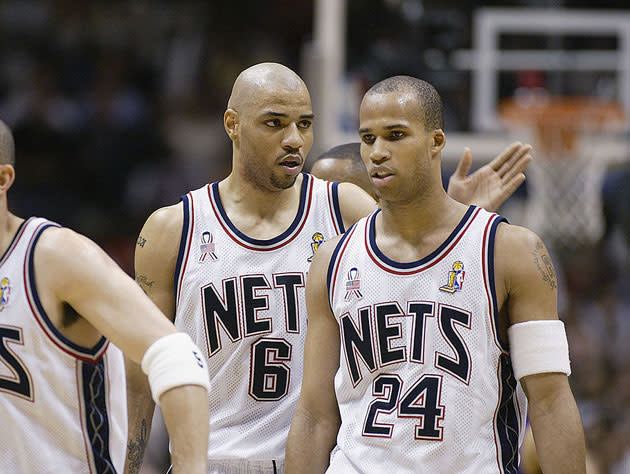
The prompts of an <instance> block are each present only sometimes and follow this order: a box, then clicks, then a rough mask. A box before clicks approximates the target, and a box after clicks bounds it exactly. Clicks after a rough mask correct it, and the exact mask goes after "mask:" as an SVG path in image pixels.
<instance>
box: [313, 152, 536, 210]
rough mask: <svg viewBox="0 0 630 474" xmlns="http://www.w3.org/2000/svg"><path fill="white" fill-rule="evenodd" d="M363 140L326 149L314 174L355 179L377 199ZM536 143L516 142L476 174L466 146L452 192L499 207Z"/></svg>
mask: <svg viewBox="0 0 630 474" xmlns="http://www.w3.org/2000/svg"><path fill="white" fill-rule="evenodd" d="M360 149H361V144H360V143H358V142H357V143H345V144H343V145H338V146H335V147H333V148H331V149H330V150H328V151H325V152H324V153H322V154H321V155H320V156H319V157H318V158H317V159H316V160H315V162H314V163H313V166H312V167H311V171H310V172H311V174H312V175H314V176H317V177H318V178H321V179H325V180H327V181H339V182H345V183H352V184H356V185H357V186H359V187H360V188H361V189H363V190H364V191H365V192H366V193H368V194H369V195H370V196H372V198H374V200H376V201H378V196H377V195H376V191H375V189H374V186H373V185H372V181H371V180H370V177H369V176H368V174H367V170H366V169H365V164H364V163H363V160H362V159H361V150H360ZM531 149H532V147H531V146H530V145H522V144H521V143H520V142H514V143H512V144H511V145H510V146H509V147H507V148H506V149H505V150H503V152H502V153H501V154H500V155H498V156H497V157H496V158H494V159H493V160H492V161H491V162H490V163H487V164H485V165H483V166H482V167H481V168H479V169H478V170H477V171H475V172H474V173H472V174H470V175H469V174H468V172H469V171H470V168H471V166H472V152H471V151H470V148H466V149H465V150H464V153H463V155H462V157H461V159H460V160H459V163H458V164H457V168H456V169H455V172H454V173H453V174H452V175H451V176H450V178H449V181H448V189H447V192H448V195H449V196H451V197H452V198H453V199H456V200H457V201H459V202H465V203H469V202H476V203H479V202H480V201H483V203H484V204H483V207H485V208H486V209H487V210H490V211H492V210H496V209H498V208H499V207H500V206H501V204H502V203H503V202H504V201H505V200H506V199H507V198H508V197H510V196H511V195H512V194H513V193H514V191H516V189H517V188H518V187H519V186H520V185H521V184H522V183H523V182H524V181H525V175H524V174H523V171H525V169H526V168H527V166H528V165H529V163H531V161H532V156H531V155H530V154H529V152H530V151H531Z"/></svg>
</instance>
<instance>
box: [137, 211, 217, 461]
mask: <svg viewBox="0 0 630 474" xmlns="http://www.w3.org/2000/svg"><path fill="white" fill-rule="evenodd" d="M182 225H183V210H182V207H181V204H178V205H175V206H170V207H166V208H163V209H159V210H158V211H156V212H155V213H153V214H152V215H151V216H150V217H149V219H148V220H147V222H146V223H145V224H144V227H143V228H142V231H141V232H140V236H139V237H138V240H137V242H136V254H135V271H136V281H137V282H138V284H139V285H140V287H141V288H142V289H143V290H144V292H145V293H146V294H147V295H148V296H149V298H150V299H151V300H152V301H153V302H154V303H155V304H156V305H157V306H158V308H160V310H161V311H162V312H163V313H164V314H165V315H166V316H167V318H169V319H170V320H171V321H173V320H174V319H175V294H174V288H173V276H174V274H175V264H176V260H177V252H178V247H179V241H180V238H181V231H182ZM125 368H126V373H127V410H128V418H129V437H128V445H127V459H126V463H125V474H137V473H138V472H140V467H141V466H142V460H143V458H144V451H145V449H146V446H147V444H148V442H149V433H150V432H151V422H152V419H153V412H154V411H155V403H154V402H153V400H152V399H151V394H150V391H149V382H148V380H147V377H146V375H144V373H143V372H142V369H141V368H140V365H139V364H137V363H135V362H134V361H132V360H130V359H126V360H125ZM206 405H207V402H206ZM162 412H163V413H162V414H163V415H164V421H165V423H168V422H167V419H166V417H167V414H166V413H165V411H164V407H162ZM204 421H205V423H206V425H207V424H208V423H207V418H206V419H205V420H204ZM167 426H168V424H167ZM206 429H207V428H206ZM173 454H174V453H173Z"/></svg>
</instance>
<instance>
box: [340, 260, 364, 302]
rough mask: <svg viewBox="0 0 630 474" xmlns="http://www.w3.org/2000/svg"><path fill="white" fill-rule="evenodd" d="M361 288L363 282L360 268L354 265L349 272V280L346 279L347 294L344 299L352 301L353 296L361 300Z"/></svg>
mask: <svg viewBox="0 0 630 474" xmlns="http://www.w3.org/2000/svg"><path fill="white" fill-rule="evenodd" d="M360 290H361V282H360V281H359V270H358V269H357V268H356V267H353V268H351V269H350V271H349V272H348V281H346V296H345V298H344V300H346V301H350V299H351V298H352V297H353V296H354V297H355V298H356V299H358V300H360V299H361V298H363V295H362V294H361V291H360Z"/></svg>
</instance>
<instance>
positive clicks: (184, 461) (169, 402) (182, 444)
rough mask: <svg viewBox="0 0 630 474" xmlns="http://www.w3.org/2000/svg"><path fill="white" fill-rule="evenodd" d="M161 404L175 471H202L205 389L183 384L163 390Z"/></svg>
mask: <svg viewBox="0 0 630 474" xmlns="http://www.w3.org/2000/svg"><path fill="white" fill-rule="evenodd" d="M160 408H161V409H162V415H163V416H164V423H165V424H166V427H167V429H168V433H169V439H170V442H171V462H172V464H173V473H174V474H196V473H197V474H205V473H206V472H207V460H208V430H209V426H210V424H209V423H208V420H209V414H208V396H207V392H206V389H205V388H203V387H201V386H197V385H185V386H180V387H176V388H174V389H171V390H168V391H167V392H164V394H163V395H162V397H161V398H160Z"/></svg>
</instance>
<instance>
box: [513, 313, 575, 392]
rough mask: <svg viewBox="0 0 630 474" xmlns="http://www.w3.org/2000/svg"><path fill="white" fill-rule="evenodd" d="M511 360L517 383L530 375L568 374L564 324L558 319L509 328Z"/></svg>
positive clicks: (568, 363)
mask: <svg viewBox="0 0 630 474" xmlns="http://www.w3.org/2000/svg"><path fill="white" fill-rule="evenodd" d="M508 337H509V340H510V358H511V359H512V367H513V369H514V376H515V377H516V380H520V379H521V378H522V377H525V376H527V375H532V374H542V373H547V372H561V373H563V374H566V375H570V374H571V364H570V362H569V344H568V342H567V334H566V332H565V330H564V323H563V322H562V321H559V320H557V319H554V320H548V319H545V320H536V321H525V322H523V323H517V324H513V325H512V326H510V327H509V328H508Z"/></svg>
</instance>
